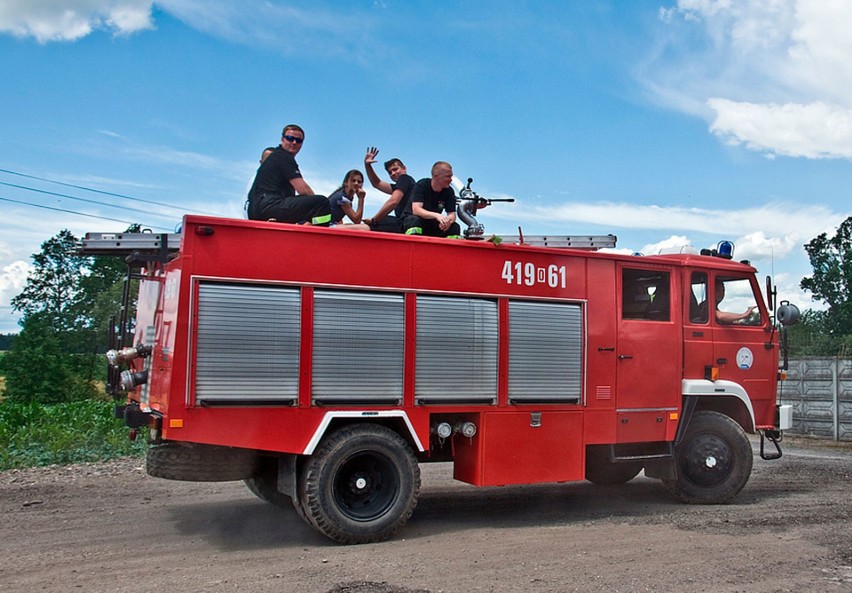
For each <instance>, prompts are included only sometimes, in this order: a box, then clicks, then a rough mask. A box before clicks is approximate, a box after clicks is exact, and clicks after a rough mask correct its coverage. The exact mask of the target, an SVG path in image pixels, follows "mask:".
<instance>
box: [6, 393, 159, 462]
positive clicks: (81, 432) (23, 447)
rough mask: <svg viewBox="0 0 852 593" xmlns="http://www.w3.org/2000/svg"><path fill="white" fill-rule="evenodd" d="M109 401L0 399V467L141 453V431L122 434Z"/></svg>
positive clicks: (78, 460) (143, 449) (142, 449)
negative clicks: (49, 402)
mask: <svg viewBox="0 0 852 593" xmlns="http://www.w3.org/2000/svg"><path fill="white" fill-rule="evenodd" d="M113 409H114V404H112V403H110V402H102V401H92V400H89V401H77V402H69V403H63V404H54V405H43V404H38V403H34V402H26V403H19V402H11V401H6V402H4V403H2V404H0V471H2V470H7V469H12V468H22V467H32V466H39V465H51V464H69V463H81V462H86V461H103V460H106V459H113V458H115V457H123V456H126V455H142V454H143V453H144V451H145V435H144V434H141V433H140V435H139V438H138V439H137V440H136V441H130V439H129V438H128V430H127V427H125V426H124V425H123V423H122V422H121V420H119V419H117V418H115V417H114V416H113Z"/></svg>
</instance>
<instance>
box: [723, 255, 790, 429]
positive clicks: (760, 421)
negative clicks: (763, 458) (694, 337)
mask: <svg viewBox="0 0 852 593" xmlns="http://www.w3.org/2000/svg"><path fill="white" fill-rule="evenodd" d="M713 282H714V286H715V299H716V301H717V303H716V306H715V311H714V312H713V313H712V314H711V315H710V317H711V319H710V324H711V327H712V331H713V359H714V364H715V365H716V367H717V368H718V369H719V379H725V380H728V381H733V382H735V383H737V384H738V385H741V386H742V387H743V388H744V389H745V390H746V392H747V393H748V396H749V399H750V400H751V403H752V406H753V408H754V414H755V423H756V424H757V425H770V424H773V423H774V414H775V399H776V394H775V374H776V373H777V367H778V348H777V347H776V345H775V344H772V343H770V340H771V339H772V334H771V331H770V330H771V326H770V324H769V319H768V316H767V313H766V308H765V305H764V303H763V298H762V297H761V295H760V288H759V285H758V283H757V279H756V278H755V276H754V274H733V273H728V272H726V273H716V274H715V276H714V280H713Z"/></svg>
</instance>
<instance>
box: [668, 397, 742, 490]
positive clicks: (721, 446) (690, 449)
mask: <svg viewBox="0 0 852 593" xmlns="http://www.w3.org/2000/svg"><path fill="white" fill-rule="evenodd" d="M753 462H754V455H753V453H752V450H751V443H750V442H749V440H748V437H747V436H746V433H745V431H744V430H743V429H742V427H741V426H740V425H739V424H737V423H736V422H735V421H734V420H733V419H731V418H730V417H729V416H726V415H725V414H720V413H719V412H712V411H709V410H704V411H700V412H696V413H695V415H694V416H693V417H692V419H691V420H690V422H689V426H688V427H687V429H686V434H685V435H684V438H683V441H682V442H681V443H680V444H679V445H678V446H677V447H676V449H675V471H676V472H677V479H675V480H663V484H664V485H665V486H666V488H668V490H669V491H671V492H672V493H673V494H675V495H676V496H677V497H678V498H680V499H681V500H682V501H684V502H688V503H692V504H722V503H726V502H729V501H730V500H731V499H732V498H734V497H735V496H736V495H737V494H738V493H739V492H740V490H742V489H743V487H744V486H745V485H746V482H748V479H749V476H751V468H752V464H753Z"/></svg>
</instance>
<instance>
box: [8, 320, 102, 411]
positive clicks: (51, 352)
mask: <svg viewBox="0 0 852 593" xmlns="http://www.w3.org/2000/svg"><path fill="white" fill-rule="evenodd" d="M60 338H61V335H60V334H59V333H57V332H56V330H55V328H54V326H53V320H52V319H51V318H50V316H49V315H47V314H46V313H44V312H37V313H33V314H32V315H30V316H29V317H27V318H26V319H25V320H23V321H22V322H21V333H20V334H18V338H17V339H16V340H15V343H14V345H13V346H12V349H11V350H10V351H9V352H7V353H6V355H5V356H4V357H3V360H2V367H3V371H4V374H5V375H6V397H7V398H8V399H9V401H17V402H24V403H28V402H38V403H48V404H52V403H59V402H66V401H75V400H80V399H88V398H91V397H93V396H94V395H95V394H96V393H97V390H96V389H95V387H94V385H93V384H92V383H91V382H89V381H86V380H84V379H83V378H81V377H80V376H79V374H77V373H75V368H74V367H75V363H77V362H78V361H76V360H75V359H74V358H73V357H72V356H71V355H70V354H69V353H68V352H67V351H66V349H65V348H64V346H63V344H62V340H61V339H60Z"/></svg>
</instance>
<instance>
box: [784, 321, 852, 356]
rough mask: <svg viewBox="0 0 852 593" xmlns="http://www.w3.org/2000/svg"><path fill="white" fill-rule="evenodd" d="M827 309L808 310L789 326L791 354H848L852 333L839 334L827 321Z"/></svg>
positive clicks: (788, 341) (851, 343)
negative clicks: (797, 321) (795, 322)
mask: <svg viewBox="0 0 852 593" xmlns="http://www.w3.org/2000/svg"><path fill="white" fill-rule="evenodd" d="M826 318H827V312H826V311H813V310H806V311H804V312H803V313H802V318H801V319H800V320H799V323H797V324H796V325H792V326H790V327H788V328H787V330H786V331H787V336H788V337H787V344H788V346H789V348H790V356H848V355H849V354H850V353H852V334H847V335H837V334H836V333H834V331H833V330H832V329H831V326H830V325H829V324H827V323H826Z"/></svg>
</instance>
